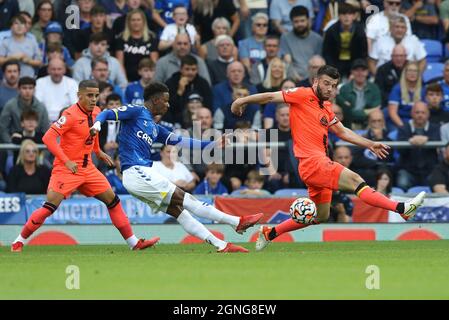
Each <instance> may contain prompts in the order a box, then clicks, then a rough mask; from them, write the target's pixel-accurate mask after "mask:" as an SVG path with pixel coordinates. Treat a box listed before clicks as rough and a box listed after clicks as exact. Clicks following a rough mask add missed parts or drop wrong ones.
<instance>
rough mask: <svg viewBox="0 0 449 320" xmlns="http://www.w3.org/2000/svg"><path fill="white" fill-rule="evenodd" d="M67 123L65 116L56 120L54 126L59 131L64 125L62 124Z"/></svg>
mask: <svg viewBox="0 0 449 320" xmlns="http://www.w3.org/2000/svg"><path fill="white" fill-rule="evenodd" d="M66 122H67V118H66V117H65V116H62V117H61V118H59V119H58V121H56V122H55V126H56V127H58V128H59V129H61V127H62V126H63V125H64V123H66Z"/></svg>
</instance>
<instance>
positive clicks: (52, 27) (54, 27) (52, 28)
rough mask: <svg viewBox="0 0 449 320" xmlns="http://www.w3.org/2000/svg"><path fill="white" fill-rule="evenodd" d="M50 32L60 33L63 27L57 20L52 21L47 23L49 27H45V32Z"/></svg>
mask: <svg viewBox="0 0 449 320" xmlns="http://www.w3.org/2000/svg"><path fill="white" fill-rule="evenodd" d="M49 33H60V34H62V33H63V31H62V27H61V25H60V24H59V23H58V22H56V21H52V22H50V23H49V24H47V27H46V28H45V34H49Z"/></svg>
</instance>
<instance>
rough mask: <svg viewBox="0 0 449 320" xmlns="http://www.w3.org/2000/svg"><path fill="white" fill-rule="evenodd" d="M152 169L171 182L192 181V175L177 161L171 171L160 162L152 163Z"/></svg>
mask: <svg viewBox="0 0 449 320" xmlns="http://www.w3.org/2000/svg"><path fill="white" fill-rule="evenodd" d="M153 168H154V169H155V170H156V171H157V172H158V173H159V174H160V175H162V176H164V177H166V178H167V179H168V180H170V181H171V182H173V183H174V182H175V181H177V180H184V181H186V182H187V183H188V182H192V181H193V175H192V173H190V171H189V169H187V167H186V166H185V165H184V164H183V163H182V162H179V161H176V162H175V166H174V167H173V169H170V168H167V167H166V166H164V164H163V163H162V162H161V161H154V162H153Z"/></svg>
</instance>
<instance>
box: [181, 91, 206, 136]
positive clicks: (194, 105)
mask: <svg viewBox="0 0 449 320" xmlns="http://www.w3.org/2000/svg"><path fill="white" fill-rule="evenodd" d="M201 108H204V105H203V97H202V96H200V95H199V94H198V93H192V94H191V95H189V96H188V97H187V102H186V105H185V107H184V110H183V111H182V123H181V128H183V129H192V128H193V122H194V121H197V120H198V119H197V111H198V110H199V109H201Z"/></svg>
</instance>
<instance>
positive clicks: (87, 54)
mask: <svg viewBox="0 0 449 320" xmlns="http://www.w3.org/2000/svg"><path fill="white" fill-rule="evenodd" d="M107 50H108V38H107V36H106V35H105V34H103V33H93V34H92V35H91V36H90V39H89V48H88V49H86V50H84V51H83V55H82V57H81V58H79V59H78V60H77V61H76V62H75V65H74V66H73V78H74V79H75V80H76V81H78V82H79V81H82V80H88V79H91V75H92V67H91V64H92V60H93V59H95V58H105V59H106V60H107V61H108V66H109V80H110V81H111V82H112V84H114V85H119V86H120V87H121V88H122V89H123V90H124V89H125V88H126V86H127V84H128V82H127V80H126V76H125V73H124V71H123V67H122V66H121V65H120V62H119V61H118V60H117V59H116V58H114V57H112V56H111V55H110V54H109V52H108V51H107Z"/></svg>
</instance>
